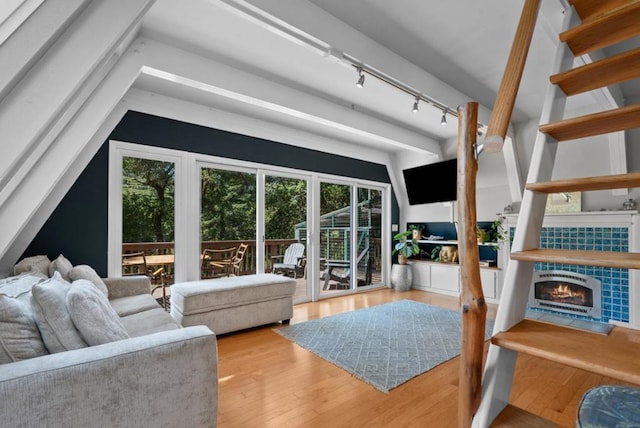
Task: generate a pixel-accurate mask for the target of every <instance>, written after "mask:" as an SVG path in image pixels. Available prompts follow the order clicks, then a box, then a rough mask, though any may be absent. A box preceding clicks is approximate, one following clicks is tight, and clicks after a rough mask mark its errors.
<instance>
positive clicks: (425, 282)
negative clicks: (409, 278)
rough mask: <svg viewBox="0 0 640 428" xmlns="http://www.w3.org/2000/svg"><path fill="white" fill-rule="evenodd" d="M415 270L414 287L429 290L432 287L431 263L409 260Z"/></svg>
mask: <svg viewBox="0 0 640 428" xmlns="http://www.w3.org/2000/svg"><path fill="white" fill-rule="evenodd" d="M409 263H410V264H411V269H412V271H413V284H412V286H413V288H416V289H418V290H424V291H427V290H429V289H430V288H431V264H430V263H420V262H409Z"/></svg>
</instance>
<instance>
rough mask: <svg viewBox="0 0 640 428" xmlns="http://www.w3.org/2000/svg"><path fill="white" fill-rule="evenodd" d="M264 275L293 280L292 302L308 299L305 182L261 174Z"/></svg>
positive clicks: (294, 178)
mask: <svg viewBox="0 0 640 428" xmlns="http://www.w3.org/2000/svg"><path fill="white" fill-rule="evenodd" d="M264 181H265V184H264V238H265V239H264V245H265V251H264V254H265V260H266V263H265V272H274V273H277V274H280V275H286V276H288V277H290V278H294V279H295V280H296V293H295V295H294V301H296V302H300V301H306V300H309V299H310V297H309V296H310V294H309V290H308V288H307V253H308V247H307V232H308V231H307V200H308V197H307V189H308V187H309V186H308V180H307V179H304V178H297V177H284V176H278V175H265V180H264Z"/></svg>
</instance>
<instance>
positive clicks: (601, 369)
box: [473, 0, 640, 427]
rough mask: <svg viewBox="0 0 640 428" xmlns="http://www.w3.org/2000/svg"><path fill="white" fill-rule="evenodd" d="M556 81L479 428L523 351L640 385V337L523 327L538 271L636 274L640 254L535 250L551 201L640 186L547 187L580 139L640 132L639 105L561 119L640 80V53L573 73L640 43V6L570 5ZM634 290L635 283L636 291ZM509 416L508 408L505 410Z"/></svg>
mask: <svg viewBox="0 0 640 428" xmlns="http://www.w3.org/2000/svg"><path fill="white" fill-rule="evenodd" d="M569 3H570V4H571V5H572V6H573V7H572V10H570V11H567V13H566V14H565V19H564V24H563V26H564V27H563V28H564V29H566V31H563V32H562V33H561V34H560V35H559V39H560V41H561V43H560V44H559V48H558V52H557V54H556V58H555V62H554V72H555V74H554V75H553V76H551V78H550V82H551V86H550V88H549V90H548V92H547V97H546V101H545V105H544V108H543V111H542V115H541V121H540V123H541V126H540V128H539V130H540V132H539V133H538V137H537V139H536V142H535V146H534V151H533V155H532V161H531V167H530V169H529V176H528V178H527V182H528V184H527V185H526V188H525V192H524V195H523V201H522V205H521V210H520V215H519V219H518V224H517V227H516V230H515V235H514V240H513V244H512V247H511V248H512V253H511V260H510V262H509V265H508V268H507V271H506V274H505V280H504V287H503V292H502V296H501V301H500V306H499V309H498V314H497V318H496V327H495V330H494V336H493V337H492V339H491V347H490V349H489V355H488V358H487V362H486V366H485V375H484V379H483V394H482V401H481V404H480V407H479V409H478V411H477V413H476V415H475V417H474V420H473V426H476V427H487V426H490V424H491V422H492V421H493V420H494V419H495V418H496V416H498V415H499V414H500V413H501V412H502V411H503V410H504V409H505V406H507V405H508V402H509V393H510V388H511V382H512V378H513V371H514V368H515V361H516V357H517V354H518V353H519V352H523V353H526V354H530V355H533V356H536V357H540V358H545V359H548V360H552V361H555V362H559V363H562V364H566V365H569V366H573V367H577V368H580V369H583V370H587V371H590V372H594V373H598V374H602V375H605V376H609V377H612V378H616V379H620V380H622V381H625V382H629V383H633V384H637V385H640V332H637V331H635V330H628V329H624V328H620V327H617V328H616V329H614V331H613V332H612V333H611V334H610V335H609V336H602V335H597V334H592V333H587V332H581V331H577V330H574V329H570V328H565V327H560V326H556V325H551V324H546V323H541V322H537V321H531V320H525V319H524V315H525V311H526V307H527V300H528V295H529V288H530V285H531V280H532V274H533V269H534V263H535V262H548V263H562V264H571V265H588V266H606V267H616V268H625V269H640V253H626V254H622V253H610V252H596V251H577V250H568V249H542V248H538V245H539V241H540V232H541V229H542V223H543V219H544V211H545V205H546V200H547V195H548V194H549V193H559V192H574V191H580V192H584V191H592V190H607V189H620V188H633V187H640V173H629V174H617V175H609V176H600V177H580V178H575V179H566V180H551V175H552V171H553V164H554V162H555V157H556V150H557V146H558V144H560V142H564V141H569V140H574V141H571V142H568V143H562V144H580V139H581V138H585V137H590V136H595V135H602V134H607V133H611V132H618V131H624V130H627V129H632V128H638V127H640V105H631V106H624V107H620V108H616V109H613V110H607V111H602V112H598V113H594V114H589V115H585V116H581V117H574V118H564V117H563V116H564V110H565V102H566V99H567V97H568V96H571V95H576V94H580V93H584V92H587V91H592V90H599V89H600V88H603V87H606V86H609V85H612V84H616V83H620V82H623V81H626V80H630V79H635V78H638V77H640V48H638V49H633V50H631V51H628V52H623V53H621V54H617V55H615V56H612V57H608V58H604V59H601V60H598V61H595V62H592V63H589V64H587V65H584V66H581V67H577V68H572V66H573V62H574V58H575V56H580V55H584V54H587V53H590V52H593V51H595V50H598V49H602V48H605V47H607V46H610V45H613V44H616V43H619V42H622V41H625V40H628V39H630V38H632V37H635V36H637V35H640V0H608V1H602V0H569ZM634 285H637V284H634ZM508 409H509V407H507V411H508Z"/></svg>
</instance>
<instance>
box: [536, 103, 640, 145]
mask: <svg viewBox="0 0 640 428" xmlns="http://www.w3.org/2000/svg"><path fill="white" fill-rule="evenodd" d="M633 128H640V104H636V105H631V106H626V107H620V108H617V109H612V110H606V111H603V112H599V113H593V114H587V115H584V116H579V117H574V118H570V119H564V120H561V121H559V122H554V123H548V124H546V125H541V126H540V132H543V133H545V134H549V135H551V136H552V137H553V138H555V139H556V140H558V141H567V140H574V139H576V138H585V137H592V136H594V135H602V134H608V133H610V132H617V131H624V130H627V129H633Z"/></svg>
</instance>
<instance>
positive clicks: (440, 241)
mask: <svg viewBox="0 0 640 428" xmlns="http://www.w3.org/2000/svg"><path fill="white" fill-rule="evenodd" d="M417 242H418V243H419V244H436V245H439V244H444V245H458V241H446V240H444V239H418V240H417ZM478 245H480V246H483V247H497V246H498V244H496V243H495V242H483V243H480V242H478Z"/></svg>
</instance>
